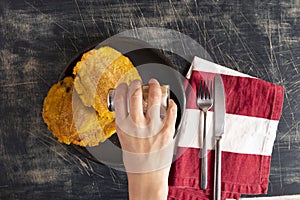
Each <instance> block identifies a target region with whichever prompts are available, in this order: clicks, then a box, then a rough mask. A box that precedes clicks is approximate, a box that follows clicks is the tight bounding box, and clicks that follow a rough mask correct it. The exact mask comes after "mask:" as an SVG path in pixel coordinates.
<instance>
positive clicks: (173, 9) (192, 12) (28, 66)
mask: <svg viewBox="0 0 300 200" xmlns="http://www.w3.org/2000/svg"><path fill="white" fill-rule="evenodd" d="M140 27H163V28H168V29H174V30H176V31H179V32H181V33H183V34H186V35H188V36H189V37H191V38H192V39H194V40H195V41H197V42H199V43H200V44H201V45H202V46H203V48H204V49H205V50H206V51H207V52H208V53H209V55H210V56H211V58H212V59H213V61H214V62H216V63H218V64H221V65H224V66H227V67H230V68H232V69H236V70H238V71H240V72H244V73H247V74H250V75H252V76H256V77H258V78H261V79H264V80H266V81H270V82H273V83H276V84H279V85H282V86H284V88H285V101H284V105H283V114H282V117H281V119H280V123H279V127H278V132H277V137H276V141H275V144H274V150H273V154H272V162H271V172H270V181H269V192H268V195H282V194H299V193H300V167H299V166H300V132H299V129H300V123H299V122H300V107H299V106H300V103H299V102H300V87H299V86H300V84H299V83H300V74H299V71H300V1H299V0H283V1H280V0H269V1H260V0H253V1H242V0H234V1H222V0H219V1H216V0H212V1H197V0H183V1H177V0H168V1H165V0H161V1H158V0H140V1H138V0H117V1H111V0H101V1H98V0H66V1H64V0H59V1H58V0H52V1H46V0H27V1H22V0H1V1H0V102H1V105H0V108H1V113H0V199H127V198H128V194H127V180H126V175H125V174H124V173H123V172H119V171H117V170H114V169H110V168H108V167H106V166H104V165H101V164H98V163H94V162H92V161H90V160H89V159H87V158H85V157H84V156H82V155H81V154H79V153H78V152H77V151H76V150H75V149H74V148H73V147H72V146H67V145H62V144H60V143H58V142H57V141H56V140H55V139H54V138H53V137H52V134H51V133H50V132H49V131H48V130H47V127H46V125H45V124H44V122H43V119H42V117H41V110H42V105H43V99H44V97H45V96H46V94H47V92H48V90H49V88H50V87H51V85H52V84H54V83H56V82H57V81H58V80H59V78H60V77H61V75H62V73H63V71H64V69H65V67H66V65H67V63H68V62H69V61H70V59H71V58H72V57H73V56H74V55H75V54H76V53H77V52H79V51H81V50H83V49H85V48H86V47H87V46H90V45H91V44H94V43H95V42H97V41H99V39H105V38H108V37H110V36H112V35H114V34H117V33H119V32H122V31H125V30H128V29H132V28H140ZM168 39H169V38H164V40H162V41H165V42H167V41H168ZM165 55H166V56H167V57H168V58H169V59H170V60H171V61H172V62H173V63H174V64H176V65H177V66H179V67H178V69H179V70H180V72H181V73H183V74H184V73H186V72H187V69H188V65H187V64H186V63H181V61H180V60H178V59H176V58H175V57H173V56H172V55H171V54H169V53H167V52H165Z"/></svg>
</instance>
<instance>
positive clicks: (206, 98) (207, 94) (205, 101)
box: [197, 80, 213, 190]
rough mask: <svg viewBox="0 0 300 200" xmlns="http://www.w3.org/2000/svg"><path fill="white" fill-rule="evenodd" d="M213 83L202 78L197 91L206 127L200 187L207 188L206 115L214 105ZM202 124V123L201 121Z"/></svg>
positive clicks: (198, 104)
mask: <svg viewBox="0 0 300 200" xmlns="http://www.w3.org/2000/svg"><path fill="white" fill-rule="evenodd" d="M212 91H213V85H212V80H206V81H204V80H200V83H199V88H198V91H197V106H198V108H199V109H200V110H201V111H202V112H203V114H204V127H203V137H202V138H203V139H202V141H203V147H202V151H201V172H200V174H201V175H200V178H201V181H200V188H201V189H202V190H205V189H206V187H207V156H206V153H207V146H206V116H207V111H208V110H209V109H210V108H211V107H212V105H213V95H212ZM200 124H201V123H200Z"/></svg>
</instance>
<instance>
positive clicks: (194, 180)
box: [168, 57, 284, 199]
mask: <svg viewBox="0 0 300 200" xmlns="http://www.w3.org/2000/svg"><path fill="white" fill-rule="evenodd" d="M215 75H220V76H221V78H222V81H223V83H224V90H225V96H226V100H225V101H226V114H225V119H226V120H225V121H226V122H225V133H226V134H224V135H223V137H222V160H221V163H222V169H221V199H226V198H235V199H239V197H240V195H241V194H266V193H267V190H268V178H269V173H270V160H271V153H272V149H273V145H274V140H275V137H276V131H277V126H278V122H279V119H280V115H281V110H282V104H283V98H284V97H283V87H282V86H278V85H275V84H272V83H269V82H266V81H263V80H261V79H258V78H255V77H251V76H249V75H247V74H243V73H240V72H237V71H235V70H232V69H229V68H226V67H223V66H220V65H218V64H215V63H212V62H209V61H206V60H203V59H201V58H198V57H195V58H194V60H193V63H192V65H191V68H190V70H189V73H188V74H187V76H186V83H188V84H185V86H189V87H190V89H189V92H188V94H187V110H186V113H185V119H184V122H183V124H182V128H181V131H180V133H179V134H178V137H177V138H176V139H177V140H178V142H177V143H178V147H177V152H176V154H177V160H176V161H175V162H174V163H173V164H172V167H171V171H170V175H169V197H168V198H169V199H213V182H214V159H215V156H214V151H215V150H214V140H213V138H214V137H213V112H212V111H208V113H207V149H208V154H207V159H208V162H207V167H208V179H207V184H208V185H207V189H206V190H201V189H200V188H199V168H200V167H201V166H200V163H199V159H198V155H199V152H200V151H201V149H202V142H201V140H200V138H199V137H201V136H199V129H201V128H202V127H201V126H200V125H199V117H200V115H199V112H200V111H199V110H198V108H197V105H196V103H195V101H196V97H197V95H196V88H197V87H196V86H197V84H198V83H199V81H200V80H207V79H212V78H213V77H214V76H215Z"/></svg>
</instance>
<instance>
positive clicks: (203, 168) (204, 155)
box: [200, 112, 207, 190]
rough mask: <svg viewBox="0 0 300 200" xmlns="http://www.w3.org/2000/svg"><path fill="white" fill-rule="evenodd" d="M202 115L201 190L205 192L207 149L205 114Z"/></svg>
mask: <svg viewBox="0 0 300 200" xmlns="http://www.w3.org/2000/svg"><path fill="white" fill-rule="evenodd" d="M203 113H204V125H203V137H202V143H203V146H202V151H201V182H200V188H201V190H206V187H207V147H206V116H207V112H203Z"/></svg>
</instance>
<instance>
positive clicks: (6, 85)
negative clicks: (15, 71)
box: [0, 81, 38, 87]
mask: <svg viewBox="0 0 300 200" xmlns="http://www.w3.org/2000/svg"><path fill="white" fill-rule="evenodd" d="M37 83H38V82H37V81H28V82H20V83H10V84H4V85H0V87H16V86H20V85H32V84H37Z"/></svg>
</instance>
